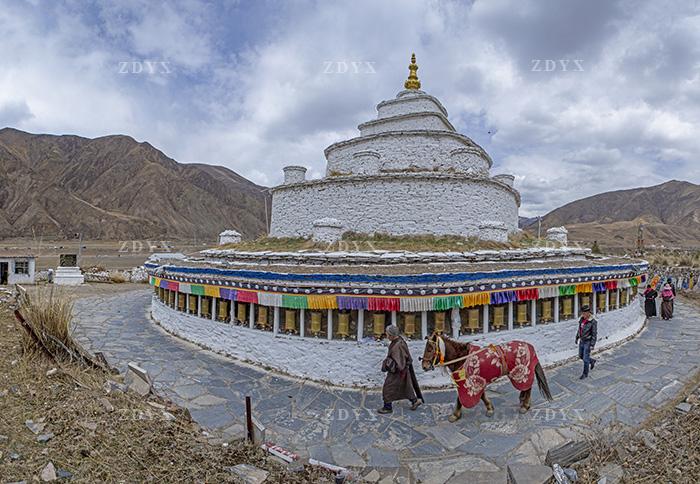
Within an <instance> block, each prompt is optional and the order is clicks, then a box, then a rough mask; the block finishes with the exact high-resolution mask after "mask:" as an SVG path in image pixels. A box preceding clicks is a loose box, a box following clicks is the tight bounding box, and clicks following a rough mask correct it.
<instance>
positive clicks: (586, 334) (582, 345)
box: [576, 306, 598, 380]
mask: <svg viewBox="0 0 700 484" xmlns="http://www.w3.org/2000/svg"><path fill="white" fill-rule="evenodd" d="M597 340H598V321H596V320H595V318H594V317H593V315H592V314H591V308H590V307H588V306H583V307H582V308H581V319H579V322H578V331H576V343H578V357H579V358H580V359H582V360H583V373H582V374H581V376H580V377H579V379H580V380H583V379H584V378H588V370H589V368H590V369H591V370H592V369H593V368H594V367H595V363H596V360H595V358H591V352H592V351H593V348H595V344H596V341H597Z"/></svg>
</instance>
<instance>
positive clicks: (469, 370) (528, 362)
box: [451, 341, 538, 408]
mask: <svg viewBox="0 0 700 484" xmlns="http://www.w3.org/2000/svg"><path fill="white" fill-rule="evenodd" d="M537 363H538V359H537V353H535V348H534V347H533V346H532V345H531V344H530V343H526V342H524V341H510V342H508V343H503V344H500V345H497V346H496V345H488V346H486V347H484V348H482V349H480V350H478V351H476V352H473V353H469V356H468V357H467V359H466V360H465V361H464V365H462V367H461V368H460V369H459V370H457V371H455V372H452V375H451V376H452V381H454V382H455V384H456V385H457V394H458V395H459V401H460V403H461V404H462V406H464V407H467V408H472V407H475V406H476V404H477V403H479V400H480V399H481V394H482V393H484V390H485V389H486V385H488V384H489V383H491V382H492V381H494V380H497V379H498V378H500V377H501V376H504V375H506V376H508V378H509V379H510V382H511V383H512V384H513V386H514V387H515V388H516V389H518V390H520V391H521V392H522V391H525V390H529V389H530V388H532V384H533V382H534V380H535V366H537Z"/></svg>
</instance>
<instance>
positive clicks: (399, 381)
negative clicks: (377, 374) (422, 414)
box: [377, 324, 423, 414]
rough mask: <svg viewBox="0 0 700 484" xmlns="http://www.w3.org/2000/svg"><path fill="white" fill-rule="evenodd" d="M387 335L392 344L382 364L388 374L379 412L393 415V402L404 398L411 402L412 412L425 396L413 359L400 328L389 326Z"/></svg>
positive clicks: (383, 369)
mask: <svg viewBox="0 0 700 484" xmlns="http://www.w3.org/2000/svg"><path fill="white" fill-rule="evenodd" d="M386 335H387V338H389V341H391V343H390V344H389V353H388V355H387V357H386V358H385V359H384V362H383V363H382V371H383V372H386V374H387V375H386V380H384V386H383V387H382V398H383V399H384V406H383V407H382V408H380V409H379V410H377V412H379V413H382V414H386V413H392V412H393V411H394V410H393V406H392V403H391V402H394V401H396V400H403V399H404V398H405V399H408V400H410V402H411V410H415V409H417V408H418V407H419V406H420V405H421V403H422V401H423V395H421V391H420V388H419V387H418V382H417V380H416V374H415V372H414V371H413V358H411V353H410V352H409V351H408V345H407V344H406V341H405V340H404V339H403V338H402V337H401V336H400V334H399V328H398V326H395V325H393V324H392V325H391V326H388V327H387V328H386Z"/></svg>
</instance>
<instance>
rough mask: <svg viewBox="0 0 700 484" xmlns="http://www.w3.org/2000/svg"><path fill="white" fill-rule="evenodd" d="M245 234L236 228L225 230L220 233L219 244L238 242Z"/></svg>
mask: <svg viewBox="0 0 700 484" xmlns="http://www.w3.org/2000/svg"><path fill="white" fill-rule="evenodd" d="M242 238H243V236H242V235H241V234H240V233H239V232H236V231H235V230H224V231H223V232H221V233H220V234H219V245H225V244H237V243H239V242H240V241H241V239H242Z"/></svg>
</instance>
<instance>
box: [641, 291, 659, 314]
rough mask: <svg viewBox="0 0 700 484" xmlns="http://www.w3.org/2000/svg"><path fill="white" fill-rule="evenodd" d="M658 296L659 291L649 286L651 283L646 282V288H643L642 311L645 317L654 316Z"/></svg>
mask: <svg viewBox="0 0 700 484" xmlns="http://www.w3.org/2000/svg"><path fill="white" fill-rule="evenodd" d="M657 297H659V293H658V292H656V291H655V290H654V288H653V287H651V284H647V288H646V289H645V290H644V312H645V313H646V315H647V318H651V317H653V316H656V298H657Z"/></svg>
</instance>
